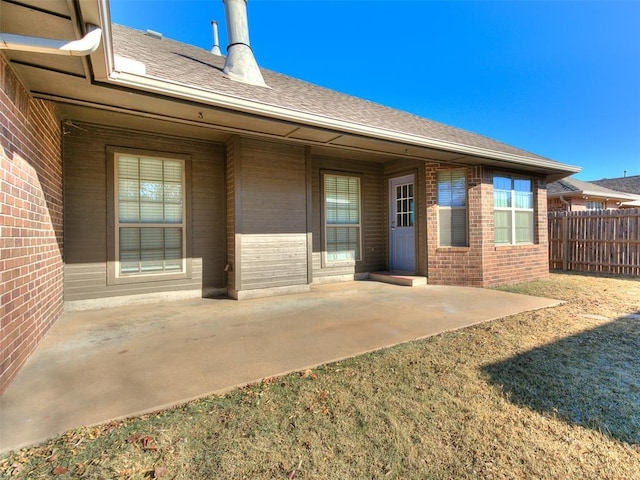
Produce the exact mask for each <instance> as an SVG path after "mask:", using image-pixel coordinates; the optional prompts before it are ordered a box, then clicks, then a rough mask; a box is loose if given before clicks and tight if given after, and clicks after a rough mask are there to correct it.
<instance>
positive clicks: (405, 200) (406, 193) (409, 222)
mask: <svg viewBox="0 0 640 480" xmlns="http://www.w3.org/2000/svg"><path fill="white" fill-rule="evenodd" d="M413 204H414V202H413V184H412V183H405V184H404V185H398V186H397V187H396V223H397V225H396V226H398V227H413Z"/></svg>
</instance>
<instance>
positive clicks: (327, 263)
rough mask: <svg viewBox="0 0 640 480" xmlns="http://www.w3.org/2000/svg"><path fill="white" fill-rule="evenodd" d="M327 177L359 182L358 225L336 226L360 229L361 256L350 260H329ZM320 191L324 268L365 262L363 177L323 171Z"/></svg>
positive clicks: (350, 173)
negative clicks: (363, 253)
mask: <svg viewBox="0 0 640 480" xmlns="http://www.w3.org/2000/svg"><path fill="white" fill-rule="evenodd" d="M327 176H334V177H346V178H355V179H357V180H358V200H359V201H358V220H359V223H358V224H339V225H336V226H342V227H357V228H358V253H359V256H358V257H357V258H354V259H350V260H329V259H328V258H327V244H328V242H327V232H328V230H329V228H331V226H329V225H327V214H326V203H327V199H326V191H325V178H326V177H327ZM320 190H321V197H320V201H321V218H322V267H342V266H354V265H356V263H357V262H361V261H362V260H363V258H364V257H363V255H362V175H361V174H358V173H354V172H343V171H334V170H322V171H320Z"/></svg>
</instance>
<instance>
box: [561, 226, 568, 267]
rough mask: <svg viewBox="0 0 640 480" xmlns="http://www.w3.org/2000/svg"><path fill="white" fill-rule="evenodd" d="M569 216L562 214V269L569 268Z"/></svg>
mask: <svg viewBox="0 0 640 480" xmlns="http://www.w3.org/2000/svg"><path fill="white" fill-rule="evenodd" d="M567 222H568V220H567V216H566V215H563V216H562V223H561V234H562V270H567V269H568V268H569V260H568V259H569V232H568V231H567V230H568V229H567Z"/></svg>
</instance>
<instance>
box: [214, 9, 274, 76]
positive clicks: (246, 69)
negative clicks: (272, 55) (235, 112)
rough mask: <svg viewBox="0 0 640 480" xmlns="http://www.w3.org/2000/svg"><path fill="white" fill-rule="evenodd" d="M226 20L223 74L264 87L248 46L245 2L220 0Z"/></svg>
mask: <svg viewBox="0 0 640 480" xmlns="http://www.w3.org/2000/svg"><path fill="white" fill-rule="evenodd" d="M222 2H223V3H224V7H225V9H224V10H225V16H226V19H227V34H228V37H229V45H228V46H227V60H226V62H225V64H224V69H223V72H224V73H225V74H226V75H227V76H228V77H229V78H230V79H231V80H235V81H237V82H242V83H248V84H250V85H257V86H260V87H266V86H267V85H266V84H265V83H264V79H263V78H262V73H260V68H259V67H258V64H257V63H256V59H255V58H254V56H253V52H252V51H251V47H250V44H249V26H248V22H247V0H222Z"/></svg>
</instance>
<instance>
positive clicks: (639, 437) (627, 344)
mask: <svg viewBox="0 0 640 480" xmlns="http://www.w3.org/2000/svg"><path fill="white" fill-rule="evenodd" d="M639 313H640V312H639ZM483 370H484V371H485V373H487V374H488V375H489V379H490V380H489V381H490V382H491V383H492V384H493V385H496V386H498V387H499V388H501V389H502V390H503V391H504V393H505V394H506V395H507V397H508V398H509V400H510V401H511V402H512V403H514V404H516V405H520V406H524V407H528V408H530V409H532V410H534V411H537V412H540V413H545V414H552V415H556V416H557V418H560V419H562V420H564V421H565V422H567V423H569V424H575V425H580V426H582V427H586V428H590V429H593V430H596V431H600V432H603V433H605V434H606V435H608V436H610V437H611V438H613V439H616V440H620V441H623V442H627V443H629V444H640V314H634V315H629V316H626V317H622V318H619V319H617V320H615V321H612V322H610V323H607V324H605V325H603V326H601V327H598V328H595V329H592V330H588V331H585V332H582V333H580V334H577V335H573V336H570V337H566V338H563V339H561V340H558V341H557V342H554V343H551V344H548V345H545V346H542V347H539V348H535V349H533V350H529V351H527V352H524V353H521V354H519V355H516V356H514V357H511V358H509V359H507V360H504V361H502V362H498V363H494V364H489V365H486V366H484V367H483Z"/></svg>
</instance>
